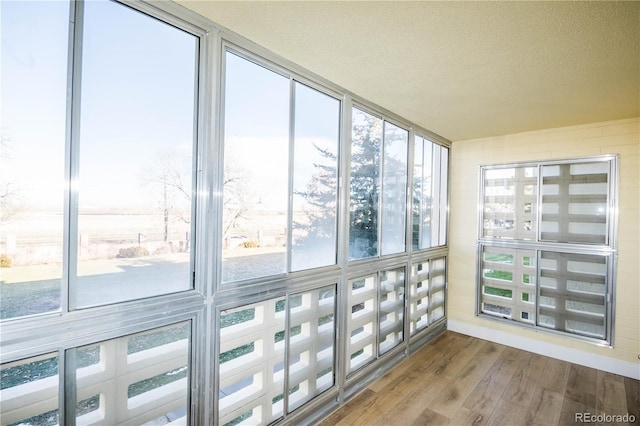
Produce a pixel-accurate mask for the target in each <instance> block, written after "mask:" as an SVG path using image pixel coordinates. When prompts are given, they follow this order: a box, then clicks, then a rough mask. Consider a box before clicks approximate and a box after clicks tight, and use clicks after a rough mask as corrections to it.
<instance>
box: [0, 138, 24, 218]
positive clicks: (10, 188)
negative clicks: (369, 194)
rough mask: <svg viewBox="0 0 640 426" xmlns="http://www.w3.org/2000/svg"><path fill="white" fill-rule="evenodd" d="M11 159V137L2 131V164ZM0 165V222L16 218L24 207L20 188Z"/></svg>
mask: <svg viewBox="0 0 640 426" xmlns="http://www.w3.org/2000/svg"><path fill="white" fill-rule="evenodd" d="M10 160H11V138H10V137H9V136H7V135H6V134H5V132H4V131H3V132H2V135H1V136H0V164H5V163H7V162H9V161H10ZM4 170H6V167H0V223H2V222H7V221H9V220H11V219H12V218H14V217H15V216H16V215H17V214H18V213H19V212H20V211H21V210H22V209H23V206H22V203H21V197H20V188H19V187H18V185H17V184H16V183H15V182H12V181H11V180H10V177H9V176H8V175H7V174H6V172H5V171H4Z"/></svg>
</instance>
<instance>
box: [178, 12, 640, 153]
mask: <svg viewBox="0 0 640 426" xmlns="http://www.w3.org/2000/svg"><path fill="white" fill-rule="evenodd" d="M178 2H179V3H180V4H182V5H184V6H186V7H187V8H189V9H192V10H193V11H195V12H197V13H198V14H200V15H203V16H205V17H207V18H209V19H210V20H212V21H214V22H216V23H217V24H220V25H222V26H223V27H226V28H228V29H230V30H232V31H234V32H236V33H238V34H240V35H242V36H244V37H246V38H248V39H250V40H252V41H254V42H256V43H257V44H259V45H261V46H263V47H265V48H267V49H269V50H271V51H272V52H274V53H276V54H278V55H280V56H282V57H284V58H286V59H288V60H290V61H292V62H295V63H297V64H299V65H300V66H302V67H304V68H306V69H308V70H310V71H312V72H314V73H316V74H318V75H320V76H322V77H324V78H326V79H328V80H330V81H333V82H335V83H337V84H338V85H340V86H342V87H344V88H346V89H347V90H349V91H351V92H353V93H355V94H357V95H359V96H361V97H363V98H365V99H368V100H369V101H371V102H374V103H376V104H378V105H380V106H382V107H384V108H386V109H388V110H390V111H393V112H394V113H396V114H398V115H401V116H403V117H405V118H407V119H408V120H411V121H413V122H415V123H417V124H418V125H420V126H422V127H424V128H426V129H429V130H431V131H433V132H435V133H438V134H440V135H442V136H444V137H446V138H448V139H450V140H452V141H457V140H463V139H472V138H479V137H485V136H496V135H503V134H509V133H516V132H522V131H529V130H536V129H545V128H553V127H560V126H567V125H574V124H584V123H592V122H598V121H606V120H614V119H622V118H629V117H637V116H640V106H639V105H640V2H616V1H606V2H431V1H418V2H403V1H391V2H380V1H375V2H369V1H356V2H343V1H336V2H324V1H312V2H297V1H285V2H273V1H259V2H253V1H251V2H244V1H243V2H236V1H232V2H217V1H178Z"/></svg>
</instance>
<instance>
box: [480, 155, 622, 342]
mask: <svg viewBox="0 0 640 426" xmlns="http://www.w3.org/2000/svg"><path fill="white" fill-rule="evenodd" d="M598 162H600V163H607V164H608V172H607V202H606V204H607V206H606V209H607V211H606V234H605V243H603V244H597V243H588V242H587V243H577V242H557V241H550V240H548V239H547V240H545V239H543V238H542V230H541V226H540V223H541V222H542V215H543V212H542V198H543V191H542V185H543V179H544V176H543V173H542V170H543V168H544V167H545V166H555V165H560V166H562V165H565V166H569V167H570V166H572V165H576V164H577V165H580V164H586V163H598ZM524 167H534V168H536V169H537V176H536V177H535V179H536V182H537V183H536V193H535V198H536V211H535V212H534V213H535V223H534V226H533V229H534V238H531V239H522V238H521V239H518V238H516V237H515V236H514V238H500V237H494V236H485V235H484V219H485V215H484V204H485V174H486V172H487V171H491V170H500V169H509V168H524ZM618 176H619V157H618V155H615V154H606V155H599V156H590V157H578V158H566V159H554V160H540V161H527V162H520V163H506V164H493V165H481V166H480V167H479V183H478V194H479V198H478V218H477V221H478V222H477V223H478V231H477V232H478V234H477V250H476V251H477V253H476V307H475V315H476V316H478V317H481V318H485V319H489V320H493V321H499V322H503V323H507V324H512V325H515V326H520V327H525V328H529V329H533V330H535V331H542V332H546V333H552V334H556V335H559V336H564V337H567V338H571V339H577V340H581V341H586V342H589V343H593V344H596V345H599V346H605V347H613V345H614V337H615V336H614V330H615V301H616V291H615V288H616V285H615V283H616V269H617V268H616V259H617V232H618V185H619V184H618ZM516 208H517V206H516ZM516 217H517V215H516ZM515 226H517V224H515V223H514V227H515ZM516 235H517V234H516ZM484 248H495V249H500V248H503V249H509V250H514V251H515V250H528V251H531V252H532V253H533V259H532V262H535V264H534V268H535V270H534V271H535V282H534V283H533V286H534V288H533V291H534V294H535V301H534V315H535V318H534V319H533V320H532V321H522V319H515V320H514V319H513V318H507V317H506V316H503V317H502V318H500V315H493V314H487V313H484V312H483V310H482V304H483V287H484V285H483V277H484V275H483V262H484V258H483V253H484ZM543 252H553V253H558V254H563V253H566V254H569V255H572V254H573V255H587V256H589V255H591V256H600V257H602V258H603V259H604V262H605V264H606V273H605V275H604V279H605V293H604V295H603V298H604V338H602V339H600V338H597V337H591V336H587V335H584V334H578V333H575V332H574V333H572V332H569V331H564V330H556V329H553V328H549V327H545V326H543V325H539V324H538V315H539V312H540V301H539V297H538V295H539V294H540V289H541V284H540V281H541V275H542V273H541V270H542V267H541V265H540V256H541V255H542V253H543ZM513 262H514V263H513V264H514V265H515V258H514V259H513ZM511 286H512V287H513V290H512V291H513V292H512V300H515V297H516V291H515V290H516V285H515V282H514V281H513V280H512V281H511ZM518 297H519V295H518ZM512 314H513V311H512Z"/></svg>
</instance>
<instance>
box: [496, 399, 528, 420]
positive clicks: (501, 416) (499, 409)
mask: <svg viewBox="0 0 640 426" xmlns="http://www.w3.org/2000/svg"><path fill="white" fill-rule="evenodd" d="M525 416H526V411H525V410H523V409H522V407H520V406H518V405H516V404H513V403H511V402H509V401H506V400H504V399H502V400H500V401H499V402H498V404H497V405H496V407H495V409H494V410H493V412H492V413H491V416H490V417H489V420H487V425H491V426H498V425H499V426H513V425H521V424H523V422H524V418H525Z"/></svg>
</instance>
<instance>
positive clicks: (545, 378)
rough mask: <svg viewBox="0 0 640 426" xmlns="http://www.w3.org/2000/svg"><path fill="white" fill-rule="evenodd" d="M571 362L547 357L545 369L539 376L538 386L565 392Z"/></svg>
mask: <svg viewBox="0 0 640 426" xmlns="http://www.w3.org/2000/svg"><path fill="white" fill-rule="evenodd" d="M570 368H571V363H569V362H566V361H562V360H559V359H554V358H547V362H546V363H545V366H544V370H543V371H542V373H541V374H540V377H539V378H538V386H540V387H541V388H543V389H548V390H550V391H554V392H559V393H562V394H564V391H565V389H566V387H567V379H568V378H569V369H570Z"/></svg>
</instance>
